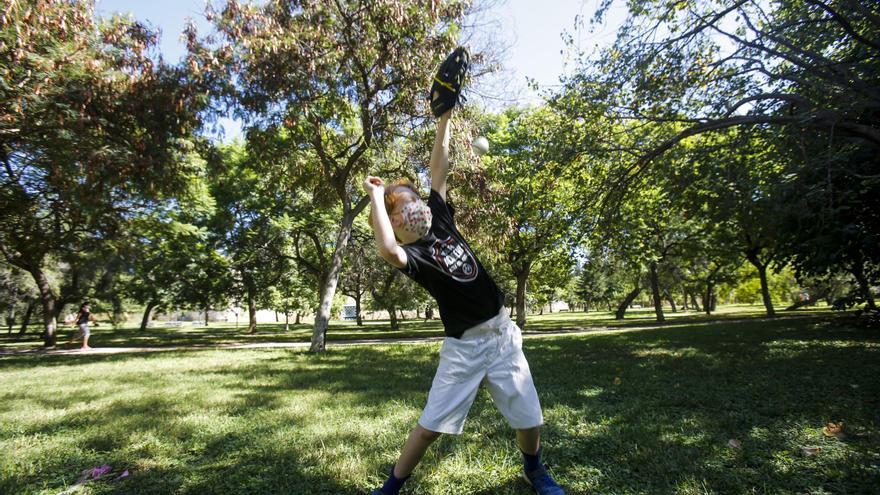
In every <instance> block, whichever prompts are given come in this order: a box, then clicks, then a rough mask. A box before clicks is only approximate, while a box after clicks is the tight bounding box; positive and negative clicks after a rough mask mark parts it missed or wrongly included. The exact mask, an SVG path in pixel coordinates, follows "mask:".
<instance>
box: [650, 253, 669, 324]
mask: <svg viewBox="0 0 880 495" xmlns="http://www.w3.org/2000/svg"><path fill="white" fill-rule="evenodd" d="M650 269H651V273H650V275H651V277H650V278H651V296H652V298H653V299H654V314H655V315H656V316H657V321H661V322H662V321H666V317H665V316H663V299H661V298H660V277H659V276H658V275H657V262H655V261H652V262H651V264H650Z"/></svg>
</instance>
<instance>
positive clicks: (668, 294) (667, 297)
mask: <svg viewBox="0 0 880 495" xmlns="http://www.w3.org/2000/svg"><path fill="white" fill-rule="evenodd" d="M664 294H665V295H666V300H667V301H669V306H671V307H672V312H673V313H678V310H677V309H676V308H675V299H673V298H672V293H671V292H669V291H665V292H664Z"/></svg>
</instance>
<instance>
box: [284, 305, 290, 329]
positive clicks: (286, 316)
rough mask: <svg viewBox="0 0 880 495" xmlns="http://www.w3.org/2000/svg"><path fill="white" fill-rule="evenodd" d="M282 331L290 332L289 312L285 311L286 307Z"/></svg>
mask: <svg viewBox="0 0 880 495" xmlns="http://www.w3.org/2000/svg"><path fill="white" fill-rule="evenodd" d="M284 331H285V332H289V331H290V312H289V311H288V310H287V306H284Z"/></svg>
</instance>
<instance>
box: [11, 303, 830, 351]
mask: <svg viewBox="0 0 880 495" xmlns="http://www.w3.org/2000/svg"><path fill="white" fill-rule="evenodd" d="M827 313H829V310H828V308H827V307H819V308H811V309H806V310H801V311H794V312H782V313H781V314H782V315H784V316H802V315H817V314H827ZM762 315H764V307H763V306H758V305H730V306H721V307H719V308H718V311H717V312H714V313H713V314H712V315H706V314H703V313H698V312H693V311H691V312H682V311H680V312H678V313H671V312H669V311H667V312H666V318H667V322H666V323H665V325H667V326H676V325H680V324H690V323H696V322H707V321H723V320H725V319H731V318H744V317H752V316H762ZM645 325H648V326H654V325H657V322H656V321H655V317H654V310H653V309H650V308H641V309H631V310H629V311H628V312H627V314H626V318H625V319H623V320H615V319H614V315H613V313H610V312H605V311H593V312H589V313H584V312H580V311H576V312H570V313H569V312H562V313H547V314H544V315H529V317H528V320H527V325H526V328H525V330H526V331H527V332H547V331H567V330H585V329H604V328H616V327H639V326H645ZM31 328H32V330H31V333H29V334H26V335H25V337H24V338H21V339H20V338H18V336H17V335H16V333H15V332H13V333H12V334H11V335H10V334H6V333H0V348H2V349H26V348H34V347H38V346H41V345H42V340H40V337H39V325H32V327H31ZM77 331H78V330H77V329H76V328H75V327H74V326H71V325H66V326H62V327H61V328H60V331H59V336H60V337H59V340H58V341H59V344H64V342H65V341H67V340H68V339H69V338H70V337H71V336H73V335H75V334H76V333H77ZM246 332H247V324H246V323H244V324H240V325H239V326H238V327H236V326H235V325H232V324H226V323H211V324H210V325H209V326H207V327H206V326H204V325H203V324H202V323H200V322H195V324H193V325H188V326H184V327H161V326H156V327H151V328H147V329H146V330H144V331H143V332H142V331H140V328H139V327H138V326H123V327H120V328H116V329H114V328H112V327H111V326H110V325H109V324H107V323H101V324H100V326H98V327H95V328H92V336H91V340H90V341H89V343H90V345H92V346H94V347H174V346H194V345H217V344H219V345H222V344H251V343H269V342H284V343H289V342H309V341H310V340H311V337H312V325H311V324H307V325H306V324H303V325H290V330H288V331H285V330H284V324H283V323H280V324H279V323H269V324H265V323H261V324H260V325H259V326H258V327H257V332H256V333H254V334H248V333H246ZM442 335H443V325H442V323H441V322H440V320H439V319H436V320H432V321H427V322H426V321H423V320H403V321H402V322H401V325H400V329H399V330H392V329H391V327H390V326H389V324H388V320H374V321H369V320H365V321H364V325H363V326H362V327H358V326H357V325H356V324H355V323H354V322H350V321H346V322H342V321H334V322H331V325H330V328H329V330H328V331H327V339H328V340H329V341H330V342H334V341H336V342H341V341H347V340H363V339H393V338H422V337H438V336H442ZM76 346H78V343H77V344H76Z"/></svg>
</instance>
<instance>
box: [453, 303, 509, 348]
mask: <svg viewBox="0 0 880 495" xmlns="http://www.w3.org/2000/svg"><path fill="white" fill-rule="evenodd" d="M508 321H510V313H509V312H508V311H507V308H506V307H504V306H501V310H500V311H498V314H497V315H495V316H493V317H492V318H489V319H488V320H486V321H484V322H483V323H479V324H477V325H474V326H472V327H470V328H468V329H467V330H465V331H464V333H462V334H461V339H462V340H465V339H469V338H473V337H477V336H480V335H485V334H487V333H491V332H494V333H501V328H502V327H503V326H504V324H505V323H507V322H508Z"/></svg>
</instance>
